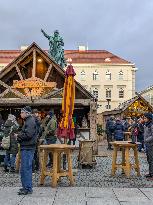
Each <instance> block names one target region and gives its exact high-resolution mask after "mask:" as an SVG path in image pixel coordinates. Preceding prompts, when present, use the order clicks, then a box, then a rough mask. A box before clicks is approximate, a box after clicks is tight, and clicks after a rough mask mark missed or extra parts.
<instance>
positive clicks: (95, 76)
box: [93, 70, 99, 80]
mask: <svg viewBox="0 0 153 205" xmlns="http://www.w3.org/2000/svg"><path fill="white" fill-rule="evenodd" d="M98 75H99V74H98V72H97V70H95V72H94V73H93V80H97V79H98Z"/></svg>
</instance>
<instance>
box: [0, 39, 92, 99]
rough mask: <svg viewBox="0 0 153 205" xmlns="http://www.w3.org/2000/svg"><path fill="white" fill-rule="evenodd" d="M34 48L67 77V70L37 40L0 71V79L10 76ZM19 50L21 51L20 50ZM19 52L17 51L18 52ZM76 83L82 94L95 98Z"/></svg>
mask: <svg viewBox="0 0 153 205" xmlns="http://www.w3.org/2000/svg"><path fill="white" fill-rule="evenodd" d="M33 49H36V51H37V52H38V53H39V54H40V55H41V56H43V57H44V58H45V59H46V61H47V62H48V63H49V64H52V65H53V66H54V68H55V69H56V70H57V71H58V72H59V74H60V75H61V76H62V77H63V78H65V71H64V69H62V68H61V67H60V66H59V65H58V64H57V63H56V62H55V61H54V60H53V59H52V58H51V57H50V56H49V55H48V54H47V53H46V51H44V50H42V49H41V48H40V47H39V46H38V45H37V44H36V43H35V42H33V43H32V44H31V45H30V46H29V47H28V48H27V49H26V50H24V51H22V52H20V53H19V55H18V56H17V57H16V58H14V59H13V60H12V61H11V62H10V63H9V64H8V65H7V66H6V67H5V68H4V69H3V70H2V71H1V72H0V80H2V79H3V78H4V76H6V75H8V76H9V72H10V71H11V70H12V69H13V68H14V67H15V66H16V64H18V63H19V62H20V61H22V60H23V59H25V58H26V57H27V56H28V55H29V54H30V53H32V52H33ZM18 52H19V51H18ZM16 53H17V52H16ZM75 83H76V84H75V85H76V88H77V89H78V90H79V91H81V93H82V94H84V96H86V97H87V98H89V99H93V98H94V96H93V95H92V94H91V93H90V92H89V91H87V90H86V89H85V88H84V87H83V86H82V85H81V84H80V83H79V82H77V81H76V80H75Z"/></svg>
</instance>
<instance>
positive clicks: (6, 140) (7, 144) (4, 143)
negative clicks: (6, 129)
mask: <svg viewBox="0 0 153 205" xmlns="http://www.w3.org/2000/svg"><path fill="white" fill-rule="evenodd" d="M11 132H12V127H11V129H10V133H9V135H8V136H4V137H3V139H2V143H1V146H2V148H3V149H5V150H8V149H10V145H11V137H10V135H11Z"/></svg>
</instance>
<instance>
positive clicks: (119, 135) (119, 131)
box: [114, 118, 124, 141]
mask: <svg viewBox="0 0 153 205" xmlns="http://www.w3.org/2000/svg"><path fill="white" fill-rule="evenodd" d="M114 139H115V140H116V141H123V139H124V126H123V124H122V122H121V120H120V119H119V118H117V119H116V123H115V125H114Z"/></svg>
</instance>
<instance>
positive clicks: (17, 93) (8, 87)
mask: <svg viewBox="0 0 153 205" xmlns="http://www.w3.org/2000/svg"><path fill="white" fill-rule="evenodd" d="M0 85H2V86H3V87H5V88H7V89H8V90H10V91H11V92H12V93H14V94H16V95H17V96H19V97H20V98H23V99H25V98H27V97H25V96H24V95H23V94H22V93H20V92H19V91H17V90H16V89H12V88H11V86H9V85H7V84H6V83H4V82H3V81H1V80H0ZM4 92H5V91H4Z"/></svg>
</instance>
